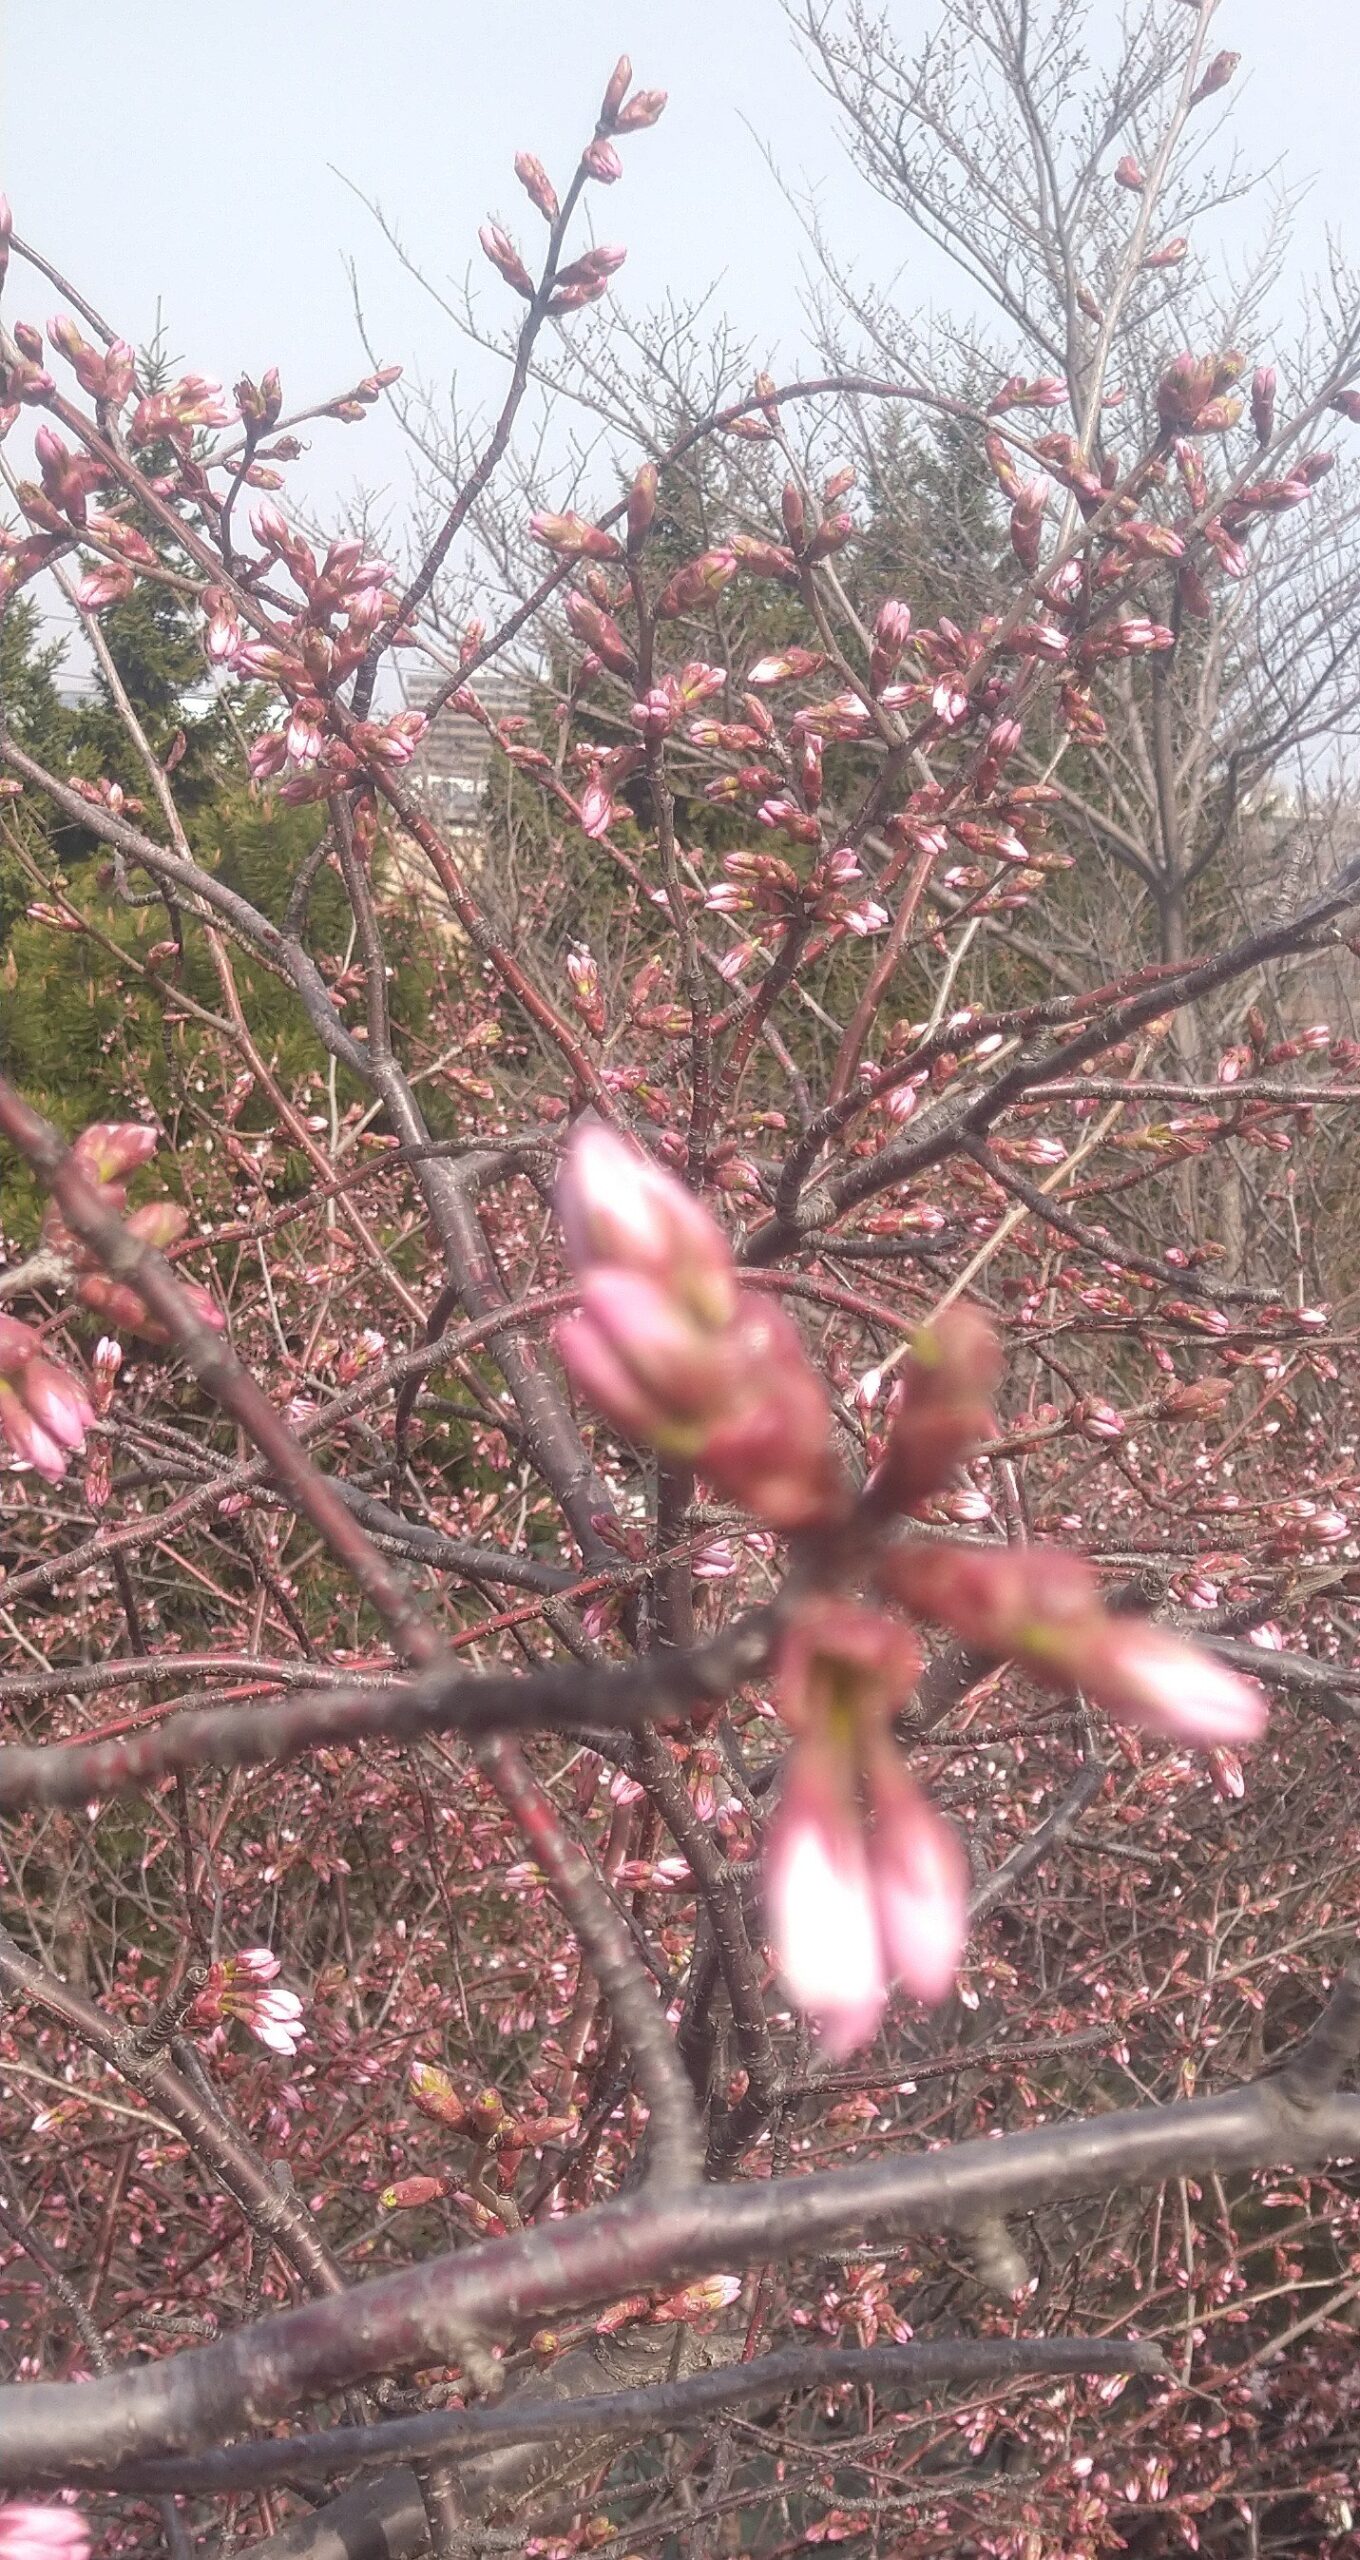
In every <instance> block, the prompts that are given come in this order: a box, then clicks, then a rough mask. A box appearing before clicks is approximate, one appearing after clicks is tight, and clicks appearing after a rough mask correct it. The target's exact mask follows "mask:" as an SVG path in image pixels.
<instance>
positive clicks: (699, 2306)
mask: <svg viewBox="0 0 1360 2560" xmlns="http://www.w3.org/2000/svg"><path fill="white" fill-rule="evenodd" d="M740 2293H741V2277H740V2276H701V2277H700V2278H699V2281H698V2283H697V2284H687V2285H686V2286H685V2287H684V2288H683V2290H682V2291H681V2292H679V2293H672V2294H668V2295H667V2297H666V2299H665V2301H664V2302H658V2303H656V2304H655V2305H654V2306H653V2308H652V2310H651V2312H650V2313H649V2315H648V2316H649V2318H650V2319H652V2320H702V2319H703V2318H704V2317H705V2316H706V2315H707V2314H708V2313H710V2312H714V2311H730V2310H731V2307H732V2305H733V2303H734V2302H735V2301H736V2300H737V2299H738V2297H739V2295H740Z"/></svg>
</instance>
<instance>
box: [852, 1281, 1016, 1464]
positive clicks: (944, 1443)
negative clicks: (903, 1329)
mask: <svg viewBox="0 0 1360 2560" xmlns="http://www.w3.org/2000/svg"><path fill="white" fill-rule="evenodd" d="M1000 1376H1001V1347H1000V1344H999V1343H998V1341H997V1339H996V1336H995V1334H994V1333H993V1331H992V1328H991V1326H990V1325H989V1324H988V1323H987V1320H986V1318H985V1317H984V1316H980V1315H978V1314H977V1313H976V1312H975V1310H974V1309H973V1308H971V1307H966V1306H956V1307H948V1308H946V1309H945V1311H944V1313H943V1314H942V1315H940V1316H938V1317H937V1318H936V1320H935V1322H934V1323H933V1324H928V1325H925V1326H923V1327H922V1329H921V1331H920V1332H919V1333H918V1334H917V1335H916V1337H915V1340H914V1341H913V1344H912V1348H911V1356H910V1359H909V1360H908V1362H907V1363H906V1365H905V1366H904V1368H903V1372H902V1377H901V1382H900V1384H899V1387H898V1391H897V1400H896V1403H895V1405H894V1408H893V1414H892V1421H891V1425H890V1428H889V1433H888V1442H887V1447H886V1449H885V1450H884V1453H883V1457H882V1459H881V1461H880V1463H879V1465H878V1467H877V1468H876V1469H875V1472H874V1474H873V1476H872V1477H871V1479H870V1482H869V1485H868V1488H867V1495H868V1499H869V1500H870V1501H871V1502H872V1503H873V1504H874V1506H875V1508H876V1509H880V1510H891V1511H906V1510H909V1509H910V1508H911V1507H912V1505H913V1504H915V1503H918V1502H922V1501H924V1500H925V1499H926V1497H927V1496H928V1495H930V1494H933V1493H938V1492H940V1491H942V1490H943V1488H944V1487H945V1486H946V1485H947V1483H948V1481H949V1478H950V1476H951V1475H952V1474H953V1472H954V1470H955V1468H956V1467H958V1466H961V1465H962V1464H963V1462H964V1460H965V1459H966V1458H969V1457H971V1456H972V1455H973V1454H974V1452H975V1451H976V1450H977V1449H979V1448H981V1447H982V1446H983V1444H984V1443H985V1442H986V1441H988V1440H990V1439H991V1438H993V1437H994V1435H995V1430H996V1419H995V1416H994V1414H993V1412H992V1396H993V1394H994V1392H995V1390H996V1387H997V1385H998V1383H999V1381H1000Z"/></svg>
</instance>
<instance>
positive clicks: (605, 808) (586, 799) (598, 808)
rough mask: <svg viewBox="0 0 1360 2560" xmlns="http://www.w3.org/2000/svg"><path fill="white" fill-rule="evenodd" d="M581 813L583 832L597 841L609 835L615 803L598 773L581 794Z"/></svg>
mask: <svg viewBox="0 0 1360 2560" xmlns="http://www.w3.org/2000/svg"><path fill="white" fill-rule="evenodd" d="M580 815H581V829H582V833H583V834H585V835H588V836H591V837H592V838H593V839H594V840H595V842H596V843H598V842H599V840H600V838H601V836H607V835H608V833H609V830H610V828H611V827H612V825H613V823H614V803H613V801H612V799H611V798H610V796H609V792H608V790H607V789H606V787H605V785H604V783H603V782H602V781H601V780H600V777H599V775H598V774H596V775H595V777H594V779H593V780H592V781H590V782H588V783H587V784H586V787H585V789H584V791H583V792H582V794H581V800H580Z"/></svg>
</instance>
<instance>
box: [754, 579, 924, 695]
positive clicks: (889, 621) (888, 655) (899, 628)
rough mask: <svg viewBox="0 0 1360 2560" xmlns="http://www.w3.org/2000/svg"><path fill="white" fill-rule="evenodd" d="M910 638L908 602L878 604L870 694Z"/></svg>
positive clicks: (886, 676)
mask: <svg viewBox="0 0 1360 2560" xmlns="http://www.w3.org/2000/svg"><path fill="white" fill-rule="evenodd" d="M910 637H911V607H910V605H906V604H899V603H897V602H896V601H895V599H892V598H890V599H889V600H888V602H887V603H886V604H881V605H880V606H879V609H878V616H877V619H876V621H875V623H874V645H873V649H872V652H871V654H870V659H869V690H870V692H871V693H881V692H882V689H883V687H884V685H885V684H886V683H887V682H888V679H889V677H890V676H891V675H892V673H893V670H894V668H895V667H896V665H897V662H898V660H899V658H900V657H901V655H902V652H903V650H904V649H905V647H906V645H907V642H908V640H909V639H910ZM753 681H754V679H753Z"/></svg>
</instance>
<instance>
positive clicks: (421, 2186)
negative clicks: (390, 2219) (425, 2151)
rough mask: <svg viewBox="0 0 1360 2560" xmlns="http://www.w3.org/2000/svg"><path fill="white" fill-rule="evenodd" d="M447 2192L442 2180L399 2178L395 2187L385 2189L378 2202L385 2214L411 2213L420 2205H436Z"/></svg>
mask: <svg viewBox="0 0 1360 2560" xmlns="http://www.w3.org/2000/svg"><path fill="white" fill-rule="evenodd" d="M447 2192H448V2190H447V2187H446V2185H445V2182H444V2180H443V2179H442V2178H398V2180H397V2182H396V2184H395V2186H391V2187H384V2188H383V2191H382V2194H381V2195H380V2196H379V2198H378V2202H379V2204H380V2205H381V2206H382V2209H383V2212H384V2213H410V2212H412V2211H413V2210H414V2209H415V2208H416V2207H417V2206H419V2205H423V2204H435V2203H436V2202H437V2201H438V2199H439V2197H440V2196H442V2195H446V2194H447Z"/></svg>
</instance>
